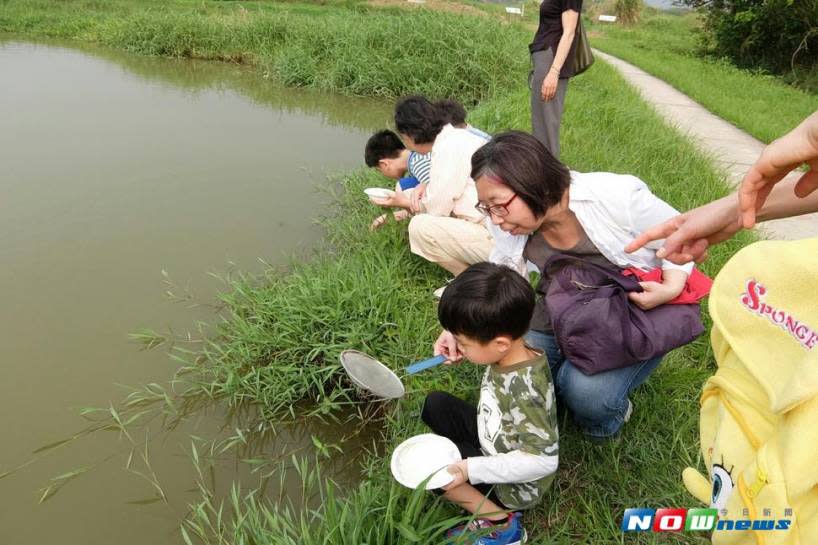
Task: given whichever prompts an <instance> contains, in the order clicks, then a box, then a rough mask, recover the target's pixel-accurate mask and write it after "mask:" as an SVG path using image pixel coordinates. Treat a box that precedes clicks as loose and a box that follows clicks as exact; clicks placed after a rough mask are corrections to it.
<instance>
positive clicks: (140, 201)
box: [0, 40, 389, 545]
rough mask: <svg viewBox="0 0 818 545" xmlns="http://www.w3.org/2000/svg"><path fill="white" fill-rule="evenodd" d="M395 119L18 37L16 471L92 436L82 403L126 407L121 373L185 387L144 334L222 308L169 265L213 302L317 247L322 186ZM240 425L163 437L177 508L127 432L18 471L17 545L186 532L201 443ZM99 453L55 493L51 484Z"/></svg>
mask: <svg viewBox="0 0 818 545" xmlns="http://www.w3.org/2000/svg"><path fill="white" fill-rule="evenodd" d="M388 118H389V105H387V104H384V103H378V102H372V101H365V100H354V99H347V98H341V97H335V96H331V95H326V94H317V93H311V92H307V91H303V90H290V89H281V88H278V87H275V86H273V85H271V84H269V83H268V82H266V81H264V80H263V79H261V78H259V76H258V75H257V74H256V73H252V72H248V71H246V70H244V69H242V68H240V67H235V66H226V65H220V64H214V63H202V62H191V61H170V60H162V59H151V58H144V57H134V56H128V55H124V54H120V53H111V52H105V51H97V50H89V49H85V50H83V51H79V50H76V49H69V48H65V47H61V46H57V45H53V44H49V45H44V44H30V43H22V42H17V41H8V40H6V41H0V188H1V190H2V193H1V194H2V198H0V240H2V246H1V247H2V254H3V266H2V267H0V284H1V285H2V286H3V287H4V288H3V289H2V294H3V302H2V305H0V350H2V356H0V358H1V359H0V362H2V369H3V372H4V379H3V380H2V382H0V430H2V432H3V436H2V442H0V473H2V472H4V471H7V470H9V469H11V468H13V467H15V466H16V465H17V464H20V463H22V462H25V461H26V460H29V459H30V458H31V457H32V451H33V450H35V449H36V448H38V447H40V446H42V445H44V444H47V443H51V442H53V441H55V440H57V439H61V438H63V437H66V436H69V435H70V434H72V433H74V432H76V431H78V430H80V429H82V427H83V426H84V421H83V419H82V418H80V417H79V416H78V411H79V409H80V408H81V407H85V406H106V405H108V404H109V403H116V402H117V401H119V400H120V399H121V398H122V396H123V393H124V392H126V390H125V389H122V388H119V387H117V386H116V384H117V383H119V384H126V385H134V386H137V385H141V384H144V383H146V382H161V381H163V380H167V379H168V378H169V377H170V376H171V374H172V372H173V370H174V364H173V362H171V361H170V360H169V359H168V358H167V357H166V356H165V355H164V354H163V353H162V352H161V351H157V352H141V351H139V350H138V349H137V346H136V345H134V344H133V343H131V342H129V341H128V338H127V334H128V333H129V332H131V331H134V330H136V329H138V328H141V327H153V328H157V329H163V328H173V329H174V330H175V331H178V332H182V331H185V330H187V329H188V328H190V327H191V325H192V324H193V323H194V321H195V320H198V319H202V320H210V319H212V318H213V314H212V312H213V311H212V310H211V309H210V308H208V307H204V306H199V307H194V308H191V307H190V306H189V305H186V304H184V303H171V302H169V301H168V300H167V299H166V298H164V297H163V292H164V291H165V289H166V286H165V285H164V283H163V280H164V279H163V276H162V274H161V271H163V270H164V271H167V273H168V275H169V277H170V278H171V280H173V282H174V283H175V284H176V285H177V290H184V289H185V288H186V289H188V290H189V291H190V292H191V293H192V294H193V295H194V297H195V299H196V300H198V301H208V300H210V299H211V298H212V296H213V294H214V293H215V291H216V290H217V289H219V287H220V284H219V283H218V282H217V281H215V280H213V279H212V278H210V277H209V276H208V275H207V274H206V272H207V271H224V270H226V269H227V268H228V267H229V265H228V263H229V262H233V263H235V264H236V265H237V266H238V267H239V268H241V269H243V270H258V268H259V267H260V266H259V263H258V258H262V259H264V260H265V261H267V262H270V263H283V262H285V261H286V259H285V257H284V256H286V255H287V254H292V253H295V252H303V251H304V249H305V248H308V247H310V246H311V245H312V244H314V243H315V241H316V240H317V239H318V237H319V236H320V233H319V231H318V229H317V228H315V227H314V226H313V225H312V222H311V218H313V217H315V216H316V215H318V213H320V212H321V210H322V207H323V206H324V204H323V203H322V199H323V198H322V197H321V196H320V195H319V194H317V193H316V192H315V187H316V186H317V185H320V184H325V183H327V181H326V176H327V174H328V173H332V172H338V171H342V170H346V169H350V168H354V167H358V166H360V165H361V163H362V156H363V145H364V142H365V141H366V138H367V136H368V135H369V134H370V133H371V131H372V130H374V129H377V128H380V127H382V126H385V125H386V123H387V120H388ZM222 423H223V414H222V413H221V412H220V411H219V410H211V411H209V412H206V413H203V414H201V415H200V416H199V417H198V418H197V419H195V420H194V421H192V422H188V423H186V424H185V425H184V426H182V427H181V429H179V430H177V431H176V432H174V433H171V434H168V435H166V436H163V437H162V438H161V439H159V440H155V441H153V442H152V443H151V447H150V448H151V462H152V464H153V470H154V471H155V472H156V474H157V476H158V478H159V480H160V482H161V483H162V486H163V488H164V490H165V492H166V493H167V495H168V498H169V502H168V503H164V502H150V501H148V500H150V499H151V498H153V497H154V493H153V490H152V488H151V485H150V484H149V483H147V482H146V481H145V480H143V479H141V478H140V477H138V476H136V475H134V474H132V473H129V472H127V471H124V470H123V467H122V466H123V464H124V459H125V454H126V453H127V448H126V445H125V444H123V443H122V442H118V441H117V438H116V435H115V434H114V433H107V434H101V435H97V436H95V437H92V438H90V439H85V440H83V441H78V442H75V443H73V444H70V445H68V446H66V447H64V448H63V449H61V450H59V451H56V452H53V453H51V454H50V455H49V456H46V457H44V458H42V459H40V460H38V461H37V462H36V463H34V464H32V465H31V466H29V467H27V468H25V469H24V470H22V471H20V472H18V473H15V474H14V475H12V476H9V477H7V478H4V479H2V480H0V543H3V544H8V545H29V544H32V545H33V544H37V545H41V544H44V543H64V544H71V545H73V544H77V545H79V544H83V545H97V544H99V545H103V544H104V545H110V544H112V543H115V544H117V545H130V544H133V545H137V544H139V545H147V544H151V545H153V544H157V545H162V544H169V543H179V542H181V538H180V537H179V532H178V526H179V522H180V520H181V519H182V518H183V517H184V515H185V514H186V512H187V506H188V503H189V502H190V501H193V500H195V499H196V497H197V496H196V494H195V493H193V492H192V491H191V490H190V489H191V488H192V487H193V470H192V466H191V463H190V459H189V458H188V452H189V446H190V439H189V436H188V435H189V433H191V432H195V433H200V434H201V435H204V436H207V435H208V434H209V433H211V432H213V431H214V430H216V429H217V428H219V427H220V426H221V425H222ZM298 435H299V434H298V433H292V434H290V436H289V438H288V439H287V440H288V441H291V442H293V444H302V443H304V442H305V441H308V440H309V438H308V437H307V438H306V439H305V437H299V436H298ZM117 452H118V453H119V455H118V456H115V457H114V458H112V459H110V460H108V461H105V459H106V458H107V457H108V456H109V455H110V454H112V453H117ZM94 464H99V465H97V466H95V467H94V468H93V470H92V471H89V472H88V473H87V474H85V475H83V476H82V477H80V478H77V479H75V480H73V481H71V482H70V483H68V484H67V485H66V487H65V488H64V489H63V490H62V491H61V492H60V493H59V494H57V495H55V496H54V497H53V498H52V499H50V500H49V501H46V502H45V503H43V504H41V505H38V503H37V501H38V499H39V497H40V495H41V491H39V490H38V489H40V488H42V487H44V486H46V485H47V484H48V481H49V478H51V477H53V476H56V475H59V474H61V473H64V472H66V471H69V470H71V469H74V468H77V467H85V466H89V465H94ZM225 467H226V468H227V469H226V470H224V468H223V471H221V472H220V474H219V479H221V480H222V481H223V482H221V483H217V485H218V484H221V485H222V486H225V485H226V484H228V482H229V480H231V479H232V475H231V473H230V469H229V468H230V462H229V461H227V462H225Z"/></svg>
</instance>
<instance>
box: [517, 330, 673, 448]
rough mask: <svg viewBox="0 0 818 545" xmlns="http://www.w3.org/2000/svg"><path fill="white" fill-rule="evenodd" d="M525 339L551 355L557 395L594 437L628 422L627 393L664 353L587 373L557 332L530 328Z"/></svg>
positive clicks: (552, 374) (603, 436) (549, 357)
mask: <svg viewBox="0 0 818 545" xmlns="http://www.w3.org/2000/svg"><path fill="white" fill-rule="evenodd" d="M525 340H526V342H527V343H528V344H529V346H531V347H532V348H536V349H538V350H542V351H544V352H545V355H546V357H547V358H548V366H549V367H550V368H551V376H552V377H554V388H555V389H556V392H557V398H558V399H559V400H560V402H561V403H562V404H563V405H564V406H565V407H566V408H567V409H568V410H570V411H571V413H572V414H573V415H574V421H575V422H576V423H577V424H578V425H579V427H580V428H582V431H583V432H584V433H585V434H586V435H589V436H591V437H594V438H600V439H602V438H606V437H611V436H613V435H615V434H616V433H617V432H618V431H619V429H620V428H621V427H622V424H623V423H624V421H625V413H626V412H627V410H628V395H629V394H630V393H631V392H632V391H633V390H634V389H636V387H637V386H639V385H640V384H642V383H643V382H645V380H646V379H647V378H648V376H649V375H650V374H651V373H652V372H653V370H654V369H656V367H657V366H658V365H659V362H661V361H662V356H658V357H656V358H653V359H650V360H647V361H642V362H638V363H634V364H633V365H630V366H628V367H623V368H621V369H614V370H612V371H604V372H602V373H597V374H596V375H591V376H588V375H586V374H584V373H583V372H582V371H580V370H579V369H578V368H576V367H575V366H574V365H573V364H572V363H571V362H570V361H568V360H566V359H565V356H563V355H562V352H561V351H560V347H559V346H558V345H557V339H556V338H555V337H554V335H550V334H547V333H543V332H541V331H534V330H533V329H531V330H529V331H528V333H526V335H525Z"/></svg>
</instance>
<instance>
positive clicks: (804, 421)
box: [683, 238, 818, 545]
mask: <svg viewBox="0 0 818 545" xmlns="http://www.w3.org/2000/svg"><path fill="white" fill-rule="evenodd" d="M710 314H711V316H712V318H713V330H712V344H713V352H714V355H715V359H716V362H717V365H718V370H717V371H716V374H715V375H714V376H712V377H710V379H708V381H707V382H706V383H705V386H704V390H703V392H702V396H701V419H700V427H699V428H700V434H701V449H702V455H703V458H704V462H705V464H706V466H707V471H708V473H709V475H708V477H709V478H707V479H705V477H703V476H702V475H701V474H700V473H698V472H697V471H696V470H694V469H692V468H687V469H686V470H685V471H684V474H683V478H684V482H685V485H686V487H687V489H688V490H689V491H690V492H691V494H693V495H694V496H696V497H697V498H698V499H700V500H701V501H703V502H704V503H707V504H710V506H711V507H713V508H716V509H718V510H719V519H720V520H719V523H720V525H719V527H717V529H716V530H715V531H714V532H713V543H714V544H719V545H722V544H724V545H727V544H730V545H733V544H748V545H756V544H758V545H783V544H787V545H796V544H802V545H812V544H818V238H816V239H809V240H802V241H794V242H789V241H765V242H758V243H756V244H752V245H750V246H748V247H746V248H744V249H743V250H741V251H740V252H738V253H737V254H736V255H735V256H734V257H733V258H732V259H731V260H730V261H729V262H728V263H727V264H726V265H725V266H724V268H723V269H722V271H721V272H720V273H719V275H718V276H717V278H716V280H715V283H714V285H713V290H712V292H711V295H710ZM748 521H749V522H748Z"/></svg>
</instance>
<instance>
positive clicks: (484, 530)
mask: <svg viewBox="0 0 818 545" xmlns="http://www.w3.org/2000/svg"><path fill="white" fill-rule="evenodd" d="M521 516H522V515H521V514H520V513H511V514H510V515H509V516H508V520H507V521H506V522H505V523H504V524H492V523H491V522H489V521H488V520H486V519H475V520H473V521H471V522H470V523H468V524H463V525H462V526H458V527H456V528H452V529H451V530H449V531H448V532H447V533H446V537H448V538H449V539H450V541H449V543H452V544H454V543H460V544H462V545H522V544H523V543H525V542H526V539H527V536H526V532H525V528H523V524H522V523H521V522H520V517H521ZM466 534H475V539H474V540H473V541H471V540H469V539H458V538H460V537H461V536H464V537H465V535H466Z"/></svg>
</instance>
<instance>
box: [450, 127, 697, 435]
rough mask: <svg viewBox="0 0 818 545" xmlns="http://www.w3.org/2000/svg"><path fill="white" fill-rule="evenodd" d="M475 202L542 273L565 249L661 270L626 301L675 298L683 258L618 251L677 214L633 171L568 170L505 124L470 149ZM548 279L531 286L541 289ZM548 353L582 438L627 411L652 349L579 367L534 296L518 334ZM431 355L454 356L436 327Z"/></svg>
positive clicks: (645, 304) (608, 262)
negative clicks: (613, 363) (596, 367)
mask: <svg viewBox="0 0 818 545" xmlns="http://www.w3.org/2000/svg"><path fill="white" fill-rule="evenodd" d="M471 175H472V178H473V179H474V180H475V183H476V188H477V195H478V205H477V209H478V210H479V211H480V212H482V213H483V214H484V215H486V216H488V217H489V218H490V220H491V222H492V223H493V224H494V225H495V226H497V227H499V228H500V229H501V230H503V231H505V232H506V233H510V234H513V235H520V236H525V237H527V241H526V243H525V250H524V257H525V259H527V260H528V261H530V262H532V263H534V264H535V265H536V266H537V268H538V269H540V271H541V272H542V269H543V267H544V266H545V262H546V261H547V260H548V258H549V257H550V256H551V255H554V254H555V253H567V254H573V255H576V256H578V257H581V258H582V259H583V260H585V261H589V262H592V263H596V264H599V265H603V266H606V267H609V268H610V267H617V268H620V269H624V268H627V267H637V268H639V269H642V270H651V269H655V268H657V267H661V269H662V281H661V282H642V283H641V284H642V287H643V288H644V291H643V292H641V293H631V294H630V298H631V300H632V302H633V303H635V304H636V305H638V306H640V307H642V308H644V309H650V308H653V307H656V306H659V305H662V304H664V303H666V302H668V301H670V300H672V299H674V298H676V297H677V296H678V295H679V294H680V293H681V292H682V290H683V289H684V286H685V282H686V281H687V277H688V275H689V274H690V272H691V270H692V269H693V263H692V262H691V263H686V264H684V265H677V264H674V263H671V262H669V261H664V260H661V259H659V258H657V256H656V251H657V250H658V249H659V247H660V244H659V243H651V244H649V245H647V246H646V247H644V248H642V249H640V250H638V251H636V252H634V253H632V254H626V253H625V251H624V248H625V246H626V245H627V244H628V243H629V242H630V241H631V240H632V239H633V238H634V236H635V235H636V234H638V233H641V232H642V231H644V230H645V229H646V228H648V227H650V226H652V225H655V224H656V223H660V222H662V221H665V220H667V219H668V218H671V217H673V216H675V215H677V214H678V212H677V211H676V210H674V209H673V208H672V207H671V206H670V205H668V204H667V203H665V202H664V201H662V200H661V199H659V198H658V197H656V196H655V195H653V194H652V193H651V192H650V190H649V189H648V187H647V185H645V183H644V182H642V181H641V180H639V179H638V178H636V177H634V176H626V175H617V174H610V173H603V172H595V173H587V174H581V173H578V172H571V171H569V170H568V168H566V167H565V166H564V165H563V164H562V163H560V162H559V161H558V160H557V159H555V158H554V157H553V156H552V155H551V154H550V153H548V151H547V150H546V149H545V147H544V146H543V144H542V143H540V142H539V141H538V140H537V139H536V138H535V137H533V136H531V135H529V134H526V133H522V132H507V133H503V134H499V135H497V136H496V137H495V138H494V140H492V141H491V142H489V143H488V144H486V145H485V146H483V147H482V148H480V149H479V150H477V151H476V152H475V154H474V155H473V156H472V172H471ZM547 290H548V277H547V276H543V280H542V281H541V282H540V284H539V285H538V286H537V292H538V293H539V294H540V295H541V296H542V295H543V294H544V293H546V292H547ZM526 338H527V341H528V343H529V344H530V345H531V346H533V347H534V348H538V349H540V350H543V351H544V352H545V353H546V355H547V356H548V362H549V365H550V368H551V373H552V375H553V378H554V384H555V385H556V388H557V395H558V396H559V398H560V399H561V401H562V403H563V404H564V406H565V407H567V408H568V409H569V410H570V411H571V412H572V413H573V416H574V419H575V421H576V422H577V424H578V425H579V426H580V428H581V429H582V430H583V432H584V433H585V434H586V435H587V436H589V437H590V438H592V439H605V438H610V437H612V436H614V435H615V434H616V433H618V431H619V430H620V428H621V427H622V424H623V423H624V422H626V421H627V420H628V419H629V418H630V414H631V411H632V410H633V405H632V403H631V402H630V399H629V394H630V392H631V391H633V390H634V389H635V388H636V387H637V386H639V385H640V384H642V383H643V382H644V381H645V380H646V379H647V377H648V376H649V375H650V373H651V372H652V371H653V370H654V369H655V368H656V367H657V366H658V365H659V362H660V361H661V357H657V358H654V359H651V360H647V361H641V362H636V361H635V362H633V364H632V365H630V366H628V367H624V368H621V369H616V370H613V371H604V372H601V373H598V374H595V375H591V376H588V375H585V374H583V373H582V372H580V370H579V369H578V368H577V367H575V366H574V365H573V364H572V363H571V362H570V361H568V360H566V359H565V357H564V356H563V355H562V353H561V351H560V348H559V346H558V345H557V342H556V339H555V337H554V333H553V328H552V326H551V320H550V316H549V315H548V309H547V307H546V305H545V301H544V299H543V298H542V297H540V299H539V300H538V302H537V307H536V309H535V311H534V317H533V319H532V322H531V326H530V331H529V333H528V334H527V336H526ZM435 353H437V354H444V355H446V356H447V357H448V358H449V359H450V360H451V361H457V360H458V359H460V357H461V355H460V354H459V351H458V350H457V343H456V342H455V340H454V338H453V337H452V336H451V334H449V333H448V332H446V331H444V332H443V333H442V334H441V335H440V337H439V338H438V340H437V342H436V343H435Z"/></svg>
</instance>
